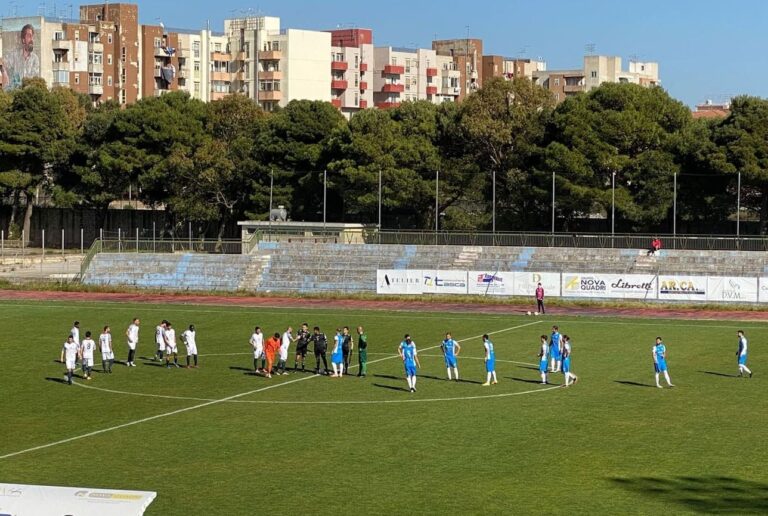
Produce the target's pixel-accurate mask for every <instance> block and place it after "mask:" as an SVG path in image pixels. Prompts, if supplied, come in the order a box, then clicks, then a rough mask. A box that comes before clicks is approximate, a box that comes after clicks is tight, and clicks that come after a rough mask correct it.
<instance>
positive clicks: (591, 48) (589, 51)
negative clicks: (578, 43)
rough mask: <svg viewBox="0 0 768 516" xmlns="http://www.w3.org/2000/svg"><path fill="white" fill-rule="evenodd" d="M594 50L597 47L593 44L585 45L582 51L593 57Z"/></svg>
mask: <svg viewBox="0 0 768 516" xmlns="http://www.w3.org/2000/svg"><path fill="white" fill-rule="evenodd" d="M596 50H597V45H595V44H594V43H587V44H586V45H585V46H584V51H585V52H586V53H587V55H588V56H593V55H595V51H596Z"/></svg>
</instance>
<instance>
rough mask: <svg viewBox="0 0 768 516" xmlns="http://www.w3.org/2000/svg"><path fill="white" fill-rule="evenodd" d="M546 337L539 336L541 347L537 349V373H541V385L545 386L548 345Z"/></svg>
mask: <svg viewBox="0 0 768 516" xmlns="http://www.w3.org/2000/svg"><path fill="white" fill-rule="evenodd" d="M547 340H548V339H547V336H546V335H542V336H541V345H540V347H539V354H538V355H537V356H538V357H539V373H541V384H542V385H547V383H548V382H547V354H548V353H549V344H547Z"/></svg>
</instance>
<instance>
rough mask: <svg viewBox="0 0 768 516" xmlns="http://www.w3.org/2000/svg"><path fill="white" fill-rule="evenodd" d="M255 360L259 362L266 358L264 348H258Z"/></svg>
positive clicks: (254, 352) (255, 350)
mask: <svg viewBox="0 0 768 516" xmlns="http://www.w3.org/2000/svg"><path fill="white" fill-rule="evenodd" d="M253 358H254V360H258V359H260V358H264V348H256V349H254V350H253Z"/></svg>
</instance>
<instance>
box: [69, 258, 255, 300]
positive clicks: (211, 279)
mask: <svg viewBox="0 0 768 516" xmlns="http://www.w3.org/2000/svg"><path fill="white" fill-rule="evenodd" d="M252 261H253V258H252V257H249V256H242V255H207V254H143V253H138V254H132V253H120V254H110V253H100V254H98V255H96V256H94V258H93V260H92V261H91V264H90V266H89V267H88V270H87V271H86V273H85V276H84V278H83V283H85V284H87V285H129V286H136V287H141V288H156V289H175V290H221V291H235V290H238V289H239V288H240V285H241V283H242V282H243V278H244V277H245V274H246V269H247V267H248V265H249V264H250V263H251V262H252Z"/></svg>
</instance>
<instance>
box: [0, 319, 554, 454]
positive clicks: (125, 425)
mask: <svg viewBox="0 0 768 516" xmlns="http://www.w3.org/2000/svg"><path fill="white" fill-rule="evenodd" d="M541 322H542V321H536V322H532V323H528V324H522V325H519V326H512V327H510V328H505V329H503V330H497V331H495V332H490V333H488V335H496V334H499V333H504V332H508V331H513V330H517V329H520V328H525V327H527V326H533V325H535V324H540V323H541ZM479 337H482V335H478V336H475V337H469V338H467V339H463V340H462V341H459V342H465V341H467V340H472V339H477V338H479ZM438 347H440V346H439V345H438V346H432V347H429V348H425V349H424V351H429V350H431V349H436V348H438ZM393 358H399V357H398V356H397V355H395V356H392V357H385V358H380V359H378V360H373V361H371V362H369V364H374V363H378V362H383V361H385V360H391V359H393ZM352 367H356V366H352ZM313 378H321V377H320V376H305V377H303V378H298V379H296V380H289V381H286V382H281V383H277V384H273V385H268V386H266V387H262V388H260V389H255V390H252V391H248V392H243V393H240V394H235V395H233V396H227V397H226V398H221V399H218V400H213V401H207V402H205V403H199V404H197V405H192V406H191V407H185V408H182V409H178V410H174V411H171V412H165V413H163V414H157V415H155V416H150V417H145V418H142V419H137V420H135V421H130V422H128V423H123V424H121V425H115V426H111V427H109V428H102V429H101V430H95V431H93V432H88V433H86V434H81V435H77V436H74V437H69V438H67V439H62V440H60V441H55V442H52V443H48V444H42V445H40V446H34V447H32V448H27V449H26V450H20V451H17V452H13V453H7V454H5V455H0V460H6V459H10V458H13V457H18V456H19V455H24V454H27V453H32V452H35V451H39V450H45V449H47V448H53V447H54V446H59V445H62V444H67V443H71V442H74V441H79V440H81V439H87V438H89V437H95V436H97V435H101V434H105V433H108V432H113V431H115V430H120V429H123V428H129V427H132V426H136V425H140V424H142V423H148V422H150V421H156V420H158V419H163V418H166V417H171V416H175V415H177V414H184V413H185V412H190V411H192V410H197V409H202V408H205V407H210V406H213V405H219V404H222V403H227V402H230V401H232V400H236V399H238V398H243V397H245V396H250V395H252V394H258V393H260V392H265V391H269V390H272V389H275V388H277V387H282V386H286V385H292V384H295V383H299V382H304V381H306V380H311V379H313Z"/></svg>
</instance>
